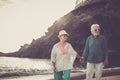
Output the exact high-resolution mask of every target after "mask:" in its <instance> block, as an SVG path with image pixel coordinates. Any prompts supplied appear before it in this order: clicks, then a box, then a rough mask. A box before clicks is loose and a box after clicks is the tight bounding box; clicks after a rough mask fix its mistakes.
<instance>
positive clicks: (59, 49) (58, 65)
mask: <svg viewBox="0 0 120 80" xmlns="http://www.w3.org/2000/svg"><path fill="white" fill-rule="evenodd" d="M68 37H69V34H68V33H67V32H66V31H65V30H61V31H60V32H59V35H58V38H59V39H60V41H59V42H58V43H56V44H55V45H54V46H53V48H52V51H51V61H52V64H53V69H54V80H62V77H64V80H70V73H71V69H72V67H73V62H74V60H75V58H76V57H77V58H79V59H80V56H79V55H78V54H77V52H76V51H75V50H74V49H73V48H72V45H71V44H70V43H68V42H67V39H68Z"/></svg>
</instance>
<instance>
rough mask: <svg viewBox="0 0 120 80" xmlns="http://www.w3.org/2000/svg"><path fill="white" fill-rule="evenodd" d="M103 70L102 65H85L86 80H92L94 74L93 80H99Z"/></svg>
mask: <svg viewBox="0 0 120 80" xmlns="http://www.w3.org/2000/svg"><path fill="white" fill-rule="evenodd" d="M103 68H104V65H103V63H102V62H101V63H89V62H88V63H87V73H86V80H93V75H94V74H95V80H101V76H102V70H103Z"/></svg>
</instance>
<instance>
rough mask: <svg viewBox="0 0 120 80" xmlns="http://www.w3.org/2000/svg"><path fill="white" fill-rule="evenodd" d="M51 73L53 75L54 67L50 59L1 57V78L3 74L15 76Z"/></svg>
mask: <svg viewBox="0 0 120 80" xmlns="http://www.w3.org/2000/svg"><path fill="white" fill-rule="evenodd" d="M49 73H52V66H51V63H50V60H48V59H30V58H15V57H0V77H3V74H4V75H5V76H6V75H9V74H10V75H12V76H14V75H30V74H49ZM1 75H2V76H1Z"/></svg>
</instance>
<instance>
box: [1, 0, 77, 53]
mask: <svg viewBox="0 0 120 80" xmlns="http://www.w3.org/2000/svg"><path fill="white" fill-rule="evenodd" d="M11 1H12V2H11V3H3V6H1V7H0V52H4V53H8V52H14V51H17V50H19V48H20V46H22V45H24V44H26V43H27V44H30V43H31V42H32V40H33V39H37V38H40V37H41V36H43V35H44V33H45V32H47V29H48V27H50V26H51V25H52V24H53V22H54V21H55V20H57V19H59V18H60V17H62V16H64V15H65V14H67V13H69V12H70V11H72V10H73V9H74V8H75V1H76V0H11Z"/></svg>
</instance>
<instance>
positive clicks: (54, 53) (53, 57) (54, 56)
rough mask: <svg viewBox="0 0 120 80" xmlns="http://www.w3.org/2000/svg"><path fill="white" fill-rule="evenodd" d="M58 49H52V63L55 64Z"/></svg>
mask: <svg viewBox="0 0 120 80" xmlns="http://www.w3.org/2000/svg"><path fill="white" fill-rule="evenodd" d="M55 49H56V47H55V46H53V48H52V51H51V61H52V62H55V60H56V50H55Z"/></svg>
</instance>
